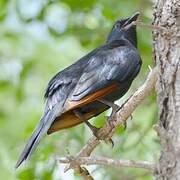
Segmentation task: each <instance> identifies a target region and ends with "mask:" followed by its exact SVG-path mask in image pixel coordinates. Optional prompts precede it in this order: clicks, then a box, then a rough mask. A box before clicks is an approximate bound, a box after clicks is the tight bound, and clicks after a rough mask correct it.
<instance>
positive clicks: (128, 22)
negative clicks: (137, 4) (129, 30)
mask: <svg viewBox="0 0 180 180" xmlns="http://www.w3.org/2000/svg"><path fill="white" fill-rule="evenodd" d="M139 15H140V12H136V13H135V14H133V15H132V16H131V17H130V18H128V19H127V21H126V22H125V23H124V24H123V27H125V26H127V25H128V24H131V23H132V22H134V21H136V20H137V19H138V17H139Z"/></svg>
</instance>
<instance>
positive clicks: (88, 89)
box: [15, 12, 142, 168]
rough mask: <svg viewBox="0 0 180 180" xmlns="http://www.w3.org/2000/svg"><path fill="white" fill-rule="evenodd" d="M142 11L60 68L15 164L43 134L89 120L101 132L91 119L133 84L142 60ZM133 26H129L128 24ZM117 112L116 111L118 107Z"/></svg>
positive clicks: (91, 126) (92, 127) (21, 159)
mask: <svg viewBox="0 0 180 180" xmlns="http://www.w3.org/2000/svg"><path fill="white" fill-rule="evenodd" d="M139 15H140V13H139V12H136V13H134V14H133V15H132V16H131V17H128V18H124V19H120V20H117V21H116V22H115V23H114V25H113V27H112V29H111V31H110V33H109V35H108V36H107V39H106V42H105V43H104V44H103V45H101V46H99V47H98V48H96V49H94V50H92V51H91V52H90V53H88V54H87V55H85V56H84V57H82V58H80V59H79V60H78V61H76V62H75V63H73V64H72V65H70V66H68V67H67V68H65V69H63V70H62V71H60V72H58V73H57V74H56V75H55V76H54V77H53V78H52V79H51V80H50V81H49V83H48V85H47V88H46V91H45V95H44V97H45V99H46V103H45V110H44V114H43V116H42V118H41V119H40V121H39V123H38V124H37V126H36V128H35V130H34V131H33V133H32V135H31V137H30V138H29V140H28V142H27V144H26V145H25V147H24V150H23V151H22V153H21V154H20V157H19V159H18V161H17V163H16V165H15V168H18V167H19V166H20V165H21V164H22V163H23V162H24V161H26V160H27V159H29V157H30V156H31V154H32V153H33V152H34V150H35V149H36V147H37V146H38V144H39V142H40V140H41V139H42V137H44V136H45V135H46V134H48V135H49V134H52V133H54V132H57V131H59V130H62V129H67V128H71V127H73V126H76V125H78V124H80V123H85V124H86V125H87V126H88V127H89V128H90V129H91V130H92V132H93V134H94V135H95V136H96V137H97V138H98V136H97V130H98V128H96V127H95V126H93V125H92V124H91V123H90V122H89V121H88V120H89V119H91V118H93V117H95V116H98V115H99V114H100V113H102V112H104V111H106V110H108V109H109V108H112V112H113V110H117V108H116V107H117V105H116V104H115V103H114V102H115V101H116V100H118V99H120V98H121V97H122V96H123V95H124V94H125V93H126V92H127V91H128V90H129V88H130V86H131V84H132V82H133V80H134V79H135V78H136V76H137V75H138V73H139V71H140V69H141V65H142V60H141V57H140V53H139V51H138V49H137V33H136V25H135V24H133V25H132V26H131V24H132V23H133V22H135V21H136V20H137V19H138V17H139ZM127 26H129V27H128V28H126V27H127ZM114 112H116V111H114Z"/></svg>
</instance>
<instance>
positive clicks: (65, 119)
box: [47, 84, 117, 134]
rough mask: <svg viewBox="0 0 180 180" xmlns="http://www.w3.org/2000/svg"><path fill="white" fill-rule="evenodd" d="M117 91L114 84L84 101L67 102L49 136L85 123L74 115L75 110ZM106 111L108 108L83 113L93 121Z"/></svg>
mask: <svg viewBox="0 0 180 180" xmlns="http://www.w3.org/2000/svg"><path fill="white" fill-rule="evenodd" d="M115 90H117V84H113V85H111V86H108V87H106V88H104V89H101V90H99V91H97V92H95V93H93V94H90V95H88V96H86V97H84V98H83V99H81V100H80V101H67V102H66V104H65V108H64V112H63V114H61V116H60V117H57V118H56V120H55V121H54V122H53V124H52V125H51V127H50V128H49V130H48V132H47V134H51V133H53V132H56V131H59V130H61V129H66V128H70V127H73V126H75V125H78V124H80V123H83V122H82V121H81V120H80V119H79V118H78V117H77V116H76V115H75V114H74V112H73V110H74V109H76V108H79V107H83V106H85V105H87V104H89V103H92V102H94V101H96V100H98V99H100V98H102V97H104V96H106V95H108V94H109V93H111V92H113V91H115ZM106 109H108V108H107V107H106V108H101V109H96V111H91V112H87V113H83V116H84V118H85V119H86V120H88V119H91V118H92V117H94V116H95V115H97V114H99V113H101V112H103V111H105V110H106Z"/></svg>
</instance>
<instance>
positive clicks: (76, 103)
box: [65, 84, 117, 111]
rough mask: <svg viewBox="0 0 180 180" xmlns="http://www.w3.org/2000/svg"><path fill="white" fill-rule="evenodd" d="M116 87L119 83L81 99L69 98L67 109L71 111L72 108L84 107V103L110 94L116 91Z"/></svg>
mask: <svg viewBox="0 0 180 180" xmlns="http://www.w3.org/2000/svg"><path fill="white" fill-rule="evenodd" d="M116 89H117V84H112V85H111V86H108V87H106V88H104V89H101V90H99V91H97V92H95V93H93V94H90V95H88V96H86V97H84V98H83V99H81V100H80V101H68V100H67V102H66V105H65V110H66V111H69V110H72V109H76V108H78V107H82V106H83V105H86V104H89V103H92V102H94V101H96V100H98V99H100V98H102V97H104V96H106V95H108V94H109V93H111V92H113V91H115V90H116Z"/></svg>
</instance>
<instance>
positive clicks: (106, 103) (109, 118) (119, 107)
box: [98, 99, 121, 120]
mask: <svg viewBox="0 0 180 180" xmlns="http://www.w3.org/2000/svg"><path fill="white" fill-rule="evenodd" d="M98 101H99V102H101V103H103V104H105V105H107V106H109V107H111V108H112V112H111V114H110V116H109V117H108V120H112V119H113V117H114V116H115V114H116V113H117V111H119V109H121V106H118V105H117V104H115V103H114V102H111V101H108V100H106V99H99V100H98Z"/></svg>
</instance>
